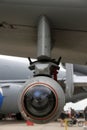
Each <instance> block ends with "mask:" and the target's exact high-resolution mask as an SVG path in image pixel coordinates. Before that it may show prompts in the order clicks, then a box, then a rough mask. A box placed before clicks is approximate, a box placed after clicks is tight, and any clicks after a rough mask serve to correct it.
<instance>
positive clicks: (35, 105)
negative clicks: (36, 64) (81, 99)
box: [18, 76, 65, 123]
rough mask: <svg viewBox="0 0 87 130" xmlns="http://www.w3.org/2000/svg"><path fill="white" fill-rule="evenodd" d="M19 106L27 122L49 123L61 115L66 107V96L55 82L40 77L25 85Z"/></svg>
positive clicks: (21, 92)
mask: <svg viewBox="0 0 87 130" xmlns="http://www.w3.org/2000/svg"><path fill="white" fill-rule="evenodd" d="M18 104H19V109H20V112H21V114H22V116H23V117H24V118H25V119H26V120H31V121H33V122H35V123H47V122H49V121H52V120H55V119H57V117H58V116H59V115H60V113H61V111H62V109H63V107H64V105H65V95H64V92H63V90H62V88H61V86H60V85H59V84H58V83H57V82H56V81H55V80H53V79H52V78H49V77H44V76H38V77H34V78H32V79H30V80H28V81H27V82H26V83H25V85H24V87H23V88H22V89H21V91H20V97H19V102H18Z"/></svg>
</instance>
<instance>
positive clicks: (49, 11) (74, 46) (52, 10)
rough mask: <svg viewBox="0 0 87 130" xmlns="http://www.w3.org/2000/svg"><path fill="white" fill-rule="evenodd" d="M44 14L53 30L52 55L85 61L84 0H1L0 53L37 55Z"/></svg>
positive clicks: (86, 27) (86, 17)
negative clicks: (41, 21) (40, 19)
mask: <svg viewBox="0 0 87 130" xmlns="http://www.w3.org/2000/svg"><path fill="white" fill-rule="evenodd" d="M42 15H46V16H47V18H48V19H49V22H50V27H51V32H52V47H53V49H52V57H53V58H58V57H59V56H61V57H62V62H72V63H81V64H87V2H86V1H85V0H83V1H82V0H78V1H76V0H74V1H73V0H70V1H68V0H65V1H63V0H61V1H60V0H54V1H53V0H42V1H40V0H22V1H21V0H19V1H17V0H13V1H11V0H1V1H0V53H1V54H5V55H14V56H23V57H32V58H36V54H37V52H36V47H37V25H38V19H39V17H40V16H42Z"/></svg>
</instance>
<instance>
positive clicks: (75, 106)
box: [0, 55, 87, 110]
mask: <svg viewBox="0 0 87 130" xmlns="http://www.w3.org/2000/svg"><path fill="white" fill-rule="evenodd" d="M1 58H2V59H3V58H4V59H9V60H14V59H15V60H18V61H21V62H23V61H26V62H28V59H27V58H21V57H12V56H5V55H0V59H1ZM34 60H35V59H34ZM61 69H63V68H61ZM86 106H87V99H84V100H81V101H79V102H77V103H67V104H66V105H65V107H64V110H68V109H69V108H70V107H71V108H73V109H75V110H84V108H85V107H86Z"/></svg>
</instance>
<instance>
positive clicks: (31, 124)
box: [26, 120, 34, 126]
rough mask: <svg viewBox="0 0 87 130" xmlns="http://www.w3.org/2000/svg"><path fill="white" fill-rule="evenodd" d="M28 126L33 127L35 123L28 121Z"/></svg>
mask: <svg viewBox="0 0 87 130" xmlns="http://www.w3.org/2000/svg"><path fill="white" fill-rule="evenodd" d="M26 124H27V125H28V126H33V125H34V123H33V122H31V121H29V120H27V121H26Z"/></svg>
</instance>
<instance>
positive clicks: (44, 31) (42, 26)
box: [37, 16, 51, 59]
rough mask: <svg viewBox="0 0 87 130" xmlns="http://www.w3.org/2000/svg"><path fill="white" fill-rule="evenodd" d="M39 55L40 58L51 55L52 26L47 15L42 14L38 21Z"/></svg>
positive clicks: (46, 57)
mask: <svg viewBox="0 0 87 130" xmlns="http://www.w3.org/2000/svg"><path fill="white" fill-rule="evenodd" d="M37 57H38V58H39V59H48V58H50V57H51V33H50V26H49V23H48V21H47V19H46V17H45V16H42V17H41V18H40V21H39V23H38V41H37Z"/></svg>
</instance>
